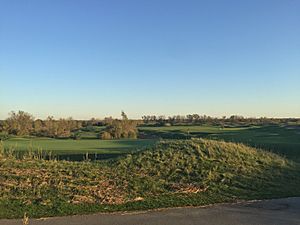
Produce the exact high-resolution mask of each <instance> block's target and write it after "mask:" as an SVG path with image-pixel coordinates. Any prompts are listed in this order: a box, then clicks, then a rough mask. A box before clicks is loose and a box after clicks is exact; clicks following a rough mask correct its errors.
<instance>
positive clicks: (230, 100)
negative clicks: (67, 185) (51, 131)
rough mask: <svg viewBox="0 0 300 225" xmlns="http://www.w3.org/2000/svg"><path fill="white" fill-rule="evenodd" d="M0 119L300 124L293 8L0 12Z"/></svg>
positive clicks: (134, 5)
mask: <svg viewBox="0 0 300 225" xmlns="http://www.w3.org/2000/svg"><path fill="white" fill-rule="evenodd" d="M0 80H1V87H0V118H6V117H7V115H8V112H9V111H11V110H19V109H20V110H24V111H27V112H30V113H32V114H33V115H34V116H35V117H41V118H44V117H45V116H46V115H49V114H50V115H54V116H55V117H66V116H73V117H75V118H91V117H100V118H101V117H104V116H108V115H112V116H119V115H120V111H121V110H124V111H125V112H127V114H128V115H129V117H131V118H139V117H141V116H142V115H143V114H157V115H162V114H164V115H175V114H183V115H184V114H188V113H199V114H206V115H211V116H223V115H227V116H229V115H231V114H238V115H244V116H258V117H260V116H272V117H300V1H299V0H269V1H267V0H265V1H264V0H249V1H241V0H236V1H232V0H207V1H201V0H195V1H192V0H178V1H176V0H149V1H143V0H136V1H131V0H126V1H124V0H119V1H115V0H107V1H104V0H95V1H92V0H76V1H73V0H36V1H34V0H19V1H15V0H1V1H0Z"/></svg>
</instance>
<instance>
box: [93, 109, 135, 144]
mask: <svg viewBox="0 0 300 225" xmlns="http://www.w3.org/2000/svg"><path fill="white" fill-rule="evenodd" d="M121 116H122V120H118V119H113V120H109V123H106V124H107V125H106V128H105V129H104V131H102V132H101V133H100V134H99V137H100V138H101V139H120V138H137V133H138V130H137V128H136V126H137V124H138V121H135V120H129V119H128V117H127V115H126V114H125V112H123V111H122V113H121Z"/></svg>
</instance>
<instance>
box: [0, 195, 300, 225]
mask: <svg viewBox="0 0 300 225" xmlns="http://www.w3.org/2000/svg"><path fill="white" fill-rule="evenodd" d="M21 224H22V222H21V220H0V225H21ZM146 224H147V225H179V224H183V225H194V224H195V225H196V224H197V225H219V224H220V225H300V198H285V199H276V200H267V201H257V202H244V203H237V204H220V205H215V206H208V207H196V208H175V209H163V210H156V211H148V212H135V213H114V214H101V213H99V214H94V215H84V216H67V217H56V218H47V219H36V220H30V225H146Z"/></svg>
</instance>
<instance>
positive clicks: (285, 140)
mask: <svg viewBox="0 0 300 225" xmlns="http://www.w3.org/2000/svg"><path fill="white" fill-rule="evenodd" d="M139 129H140V131H141V132H144V133H146V134H148V135H151V136H153V137H155V136H156V137H162V138H166V139H175V138H176V139H187V138H190V137H194V138H207V139H214V140H225V141H230V142H236V143H244V144H247V145H251V146H252V147H257V148H263V149H265V150H268V151H273V152H275V153H279V154H280V155H282V156H285V157H287V158H289V159H290V160H293V161H297V162H300V128H299V126H288V125H285V126H283V125H272V126H271V125H266V126H250V127H233V128H221V127H217V126H171V127H140V128H139Z"/></svg>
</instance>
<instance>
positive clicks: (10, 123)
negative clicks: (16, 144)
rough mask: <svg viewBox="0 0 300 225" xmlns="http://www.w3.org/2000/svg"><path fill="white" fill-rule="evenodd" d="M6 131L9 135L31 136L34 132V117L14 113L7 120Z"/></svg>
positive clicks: (19, 112)
mask: <svg viewBox="0 0 300 225" xmlns="http://www.w3.org/2000/svg"><path fill="white" fill-rule="evenodd" d="M4 123H5V125H4V127H5V129H6V131H7V132H8V133H9V134H14V135H18V136H22V135H29V134H30V133H31V132H32V130H33V116H32V115H31V114H29V113H26V112H24V111H18V112H17V113H16V112H14V111H12V112H11V113H10V117H9V118H7V119H6V120H5V122H4Z"/></svg>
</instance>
